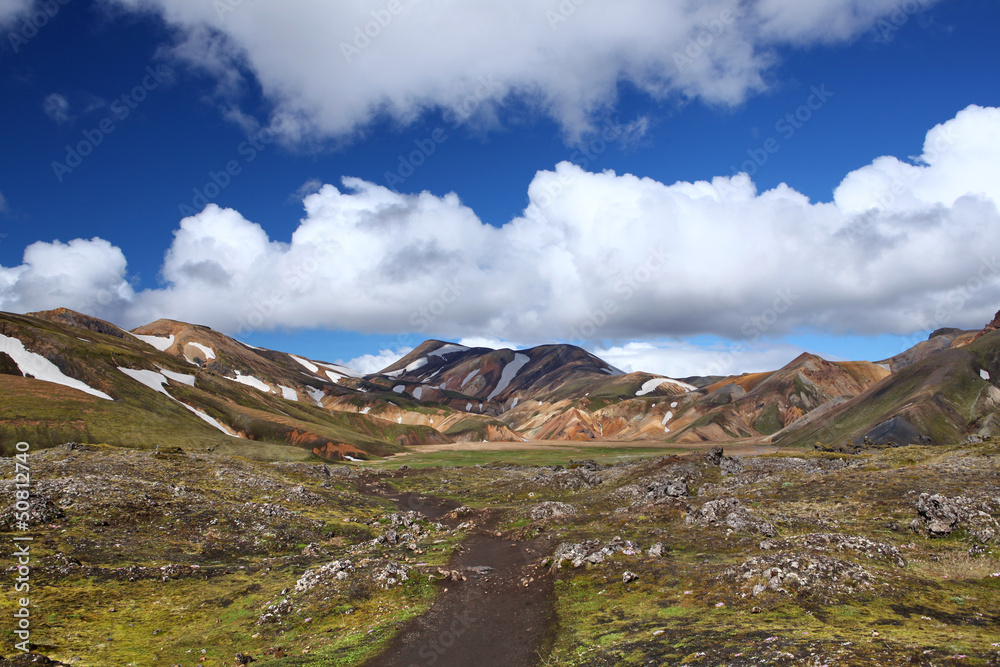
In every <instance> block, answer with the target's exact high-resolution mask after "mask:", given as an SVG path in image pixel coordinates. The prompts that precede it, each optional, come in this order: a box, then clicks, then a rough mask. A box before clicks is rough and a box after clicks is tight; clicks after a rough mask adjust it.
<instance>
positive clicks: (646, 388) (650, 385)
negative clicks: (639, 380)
mask: <svg viewBox="0 0 1000 667" xmlns="http://www.w3.org/2000/svg"><path fill="white" fill-rule="evenodd" d="M661 384H675V385H677V386H678V387H680V388H681V389H684V390H686V391H697V387H692V386H691V385H689V384H686V383H684V382H681V381H680V380H671V379H670V378H654V379H652V380H648V381H646V383H645V384H643V385H642V389H640V390H639V391H637V392H635V395H636V396H645V395H646V394H651V393H652V392H654V391H656V388H657V387H659V386H660V385H661Z"/></svg>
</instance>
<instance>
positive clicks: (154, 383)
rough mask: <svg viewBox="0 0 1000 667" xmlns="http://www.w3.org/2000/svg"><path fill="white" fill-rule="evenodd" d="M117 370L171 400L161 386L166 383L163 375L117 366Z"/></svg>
mask: <svg viewBox="0 0 1000 667" xmlns="http://www.w3.org/2000/svg"><path fill="white" fill-rule="evenodd" d="M118 370H119V371H121V372H122V373H124V374H125V375H127V376H129V377H130V378H132V379H133V380H135V381H136V382H138V383H139V384H141V385H145V386H147V387H149V388H150V389H152V390H153V391H158V392H160V393H161V394H163V395H164V396H166V397H167V398H173V396H171V395H170V394H168V393H167V390H166V388H165V387H164V386H163V385H165V384H166V383H167V378H166V376H164V375H163V374H161V373H157V372H156V371H147V370H141V369H135V368H125V367H123V366H119V367H118Z"/></svg>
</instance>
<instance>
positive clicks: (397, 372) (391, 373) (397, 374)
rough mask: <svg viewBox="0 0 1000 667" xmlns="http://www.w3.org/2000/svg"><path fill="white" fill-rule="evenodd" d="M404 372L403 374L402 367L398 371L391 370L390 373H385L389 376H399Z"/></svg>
mask: <svg viewBox="0 0 1000 667" xmlns="http://www.w3.org/2000/svg"><path fill="white" fill-rule="evenodd" d="M402 374H403V369H402V368H400V369H399V370H398V371H389V372H388V373H383V375H385V376H386V377H389V378H398V377H399V376H400V375H402Z"/></svg>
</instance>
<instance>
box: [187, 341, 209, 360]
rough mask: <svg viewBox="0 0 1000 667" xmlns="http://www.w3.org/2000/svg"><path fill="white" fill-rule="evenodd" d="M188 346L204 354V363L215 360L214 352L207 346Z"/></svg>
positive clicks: (197, 344) (195, 344)
mask: <svg viewBox="0 0 1000 667" xmlns="http://www.w3.org/2000/svg"><path fill="white" fill-rule="evenodd" d="M188 345H194V346H195V347H196V348H198V349H199V350H201V351H202V352H203V353H204V354H205V361H211V360H212V359H215V350H213V349H212V348H210V347H209V346H208V345H202V344H201V343H188Z"/></svg>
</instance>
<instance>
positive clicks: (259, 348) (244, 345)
mask: <svg viewBox="0 0 1000 667" xmlns="http://www.w3.org/2000/svg"><path fill="white" fill-rule="evenodd" d="M238 342H239V344H240V345H242V346H243V347H249V348H250V349H251V350H263V349H264V348H262V347H254V346H253V345H251V344H250V343H244V342H243V341H238Z"/></svg>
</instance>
